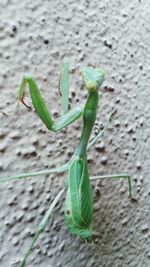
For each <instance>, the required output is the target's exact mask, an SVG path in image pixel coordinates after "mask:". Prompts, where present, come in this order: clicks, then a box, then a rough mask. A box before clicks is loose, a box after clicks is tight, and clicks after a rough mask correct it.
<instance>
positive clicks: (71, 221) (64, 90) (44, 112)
mask: <svg viewBox="0 0 150 267" xmlns="http://www.w3.org/2000/svg"><path fill="white" fill-rule="evenodd" d="M80 72H81V75H82V78H83V81H84V84H85V87H86V89H87V92H88V96H87V100H86V103H85V105H80V106H77V107H75V108H74V109H72V110H70V109H69V64H68V62H64V64H63V68H62V72H61V77H60V96H61V102H62V111H63V114H62V115H61V116H60V118H59V119H58V120H57V121H56V122H55V121H54V120H53V118H52V115H51V113H50V112H49V110H48V108H47V105H46V103H45V100H44V98H43V97H42V95H41V93H40V91H39V89H38V87H37V84H36V82H35V80H34V79H33V78H32V77H30V76H25V77H24V78H23V80H22V82H21V85H20V88H19V94H18V101H17V105H16V108H15V111H16V109H17V107H18V105H19V102H22V103H23V104H24V105H25V106H26V107H28V105H27V104H26V103H25V89H26V86H27V85H28V87H29V92H30V96H31V100H32V104H33V107H34V109H35V112H36V113H37V115H38V116H39V117H40V119H41V120H42V121H43V123H44V124H45V126H46V127H47V129H48V130H49V131H53V132H57V131H60V130H61V129H63V128H65V127H67V126H68V125H69V124H71V123H73V122H74V121H76V120H77V119H78V118H79V117H82V118H83V129H82V133H81V137H80V140H79V143H78V145H77V146H76V149H75V151H74V153H73V155H72V157H71V159H70V160H69V161H68V162H67V163H65V164H63V165H61V166H59V167H56V168H54V169H50V170H43V171H37V172H32V173H22V174H18V175H14V176H10V177H6V178H3V179H1V180H0V183H3V182H5V181H10V180H14V179H25V178H29V177H30V178H31V177H33V176H39V175H40V176H42V175H47V174H51V173H60V172H65V171H69V174H68V181H67V185H66V186H64V188H63V189H61V190H60V191H59V192H58V194H57V196H56V197H55V199H54V201H53V202H52V203H51V205H50V207H49V209H48V211H47V212H46V214H45V216H44V218H43V219H42V221H41V223H40V224H39V227H38V230H37V232H36V234H35V236H34V238H33V240H32V243H31V245H30V247H29V248H28V249H27V252H26V253H25V256H24V259H23V260H22V262H21V263H20V264H19V267H24V266H25V264H26V261H27V259H28V257H29V255H30V254H31V252H32V249H33V247H34V245H35V243H36V241H37V239H38V238H39V236H40V235H41V234H42V232H43V231H44V229H45V227H46V225H47V223H48V221H49V219H50V216H51V214H52V211H53V209H54V207H55V206H56V204H57V203H58V202H59V200H60V198H61V197H62V195H63V194H64V192H65V191H67V192H66V201H65V205H64V218H65V225H66V227H67V229H68V231H69V232H70V233H71V234H72V235H75V236H78V237H80V238H81V239H84V240H85V241H87V242H93V194H92V187H91V183H90V180H96V179H104V178H126V179H128V185H129V197H131V177H130V176H129V175H128V174H127V173H122V174H115V175H103V176H95V177H91V176H90V175H89V168H88V161H87V152H88V150H89V148H90V147H91V146H93V145H94V144H95V143H96V142H97V141H98V140H99V139H100V138H101V137H102V136H103V135H104V132H105V130H106V127H104V129H103V130H102V131H100V132H99V133H98V134H97V136H96V137H94V139H93V140H92V141H89V140H90V136H91V132H92V129H93V127H94V124H95V120H96V116H97V110H98V103H99V98H100V94H99V92H98V89H99V87H100V86H101V85H102V83H103V80H104V76H105V73H104V71H103V69H101V68H93V67H83V68H81V69H80ZM28 108H29V107H28Z"/></svg>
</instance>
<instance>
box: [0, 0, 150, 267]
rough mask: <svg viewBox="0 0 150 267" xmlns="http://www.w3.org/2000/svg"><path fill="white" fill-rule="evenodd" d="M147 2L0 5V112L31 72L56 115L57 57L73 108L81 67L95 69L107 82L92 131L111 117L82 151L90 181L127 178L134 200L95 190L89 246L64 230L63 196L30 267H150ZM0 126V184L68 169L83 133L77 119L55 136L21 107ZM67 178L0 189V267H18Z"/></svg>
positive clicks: (80, 94)
mask: <svg viewBox="0 0 150 267" xmlns="http://www.w3.org/2000/svg"><path fill="white" fill-rule="evenodd" d="M149 4H150V2H149V1H148V0H147V1H144V0H143V1H141V2H139V1H138V0H130V1H129V0H126V1H123V0H120V1H119V0H113V1H108V0H104V1H96V0H94V1H88V0H87V1H84V0H82V1H76V2H75V1H72V0H66V1H58V0H55V1H48V0H47V1H41V0H37V1H29V0H26V1H19V0H4V1H0V13H1V16H0V96H1V97H0V109H1V110H3V111H5V112H10V111H12V109H13V104H14V103H15V100H16V97H17V91H18V88H19V85H20V82H21V80H22V77H23V75H24V74H25V73H30V74H32V75H33V76H34V77H35V79H36V81H37V83H38V85H39V88H40V89H41V91H42V93H43V95H44V96H45V98H46V100H47V103H48V105H49V109H50V110H51V111H52V113H53V114H54V115H55V116H56V115H57V112H58V111H59V112H60V110H61V109H60V99H59V92H58V84H59V74H60V70H61V66H62V62H63V59H64V57H68V58H69V61H70V97H71V106H72V107H73V106H75V105H77V104H78V101H79V102H82V100H83V99H85V97H86V95H87V92H86V89H85V88H83V86H82V81H81V77H80V76H79V73H78V67H79V66H86V65H88V64H92V65H93V66H101V67H103V68H104V69H105V71H106V79H105V82H104V84H103V88H102V89H101V91H102V97H101V104H100V107H99V112H98V119H97V123H98V126H100V125H101V124H104V123H105V122H106V119H107V117H108V115H109V114H110V113H111V112H112V110H116V112H115V113H114V116H113V118H112V122H111V123H110V125H109V129H108V132H107V135H106V136H105V138H104V139H103V140H102V141H101V142H99V143H98V144H97V145H96V146H95V147H94V148H92V149H91V151H90V153H89V156H88V158H89V162H90V174H91V175H96V174H113V173H117V172H129V173H130V174H131V175H132V189H133V198H134V200H132V201H131V200H130V199H129V198H128V187H127V181H126V180H124V181H123V180H105V181H102V182H93V192H94V234H95V241H96V244H95V245H91V244H86V243H84V242H83V241H81V240H79V239H78V238H75V237H73V236H71V235H70V234H69V233H68V232H67V230H66V227H65V225H64V218H63V204H64V199H65V196H64V197H63V201H61V202H60V203H59V205H58V206H57V207H56V209H55V212H54V214H53V217H52V219H51V220H50V222H49V224H48V226H47V228H46V231H45V233H44V234H43V235H42V238H41V239H40V240H39V241H38V246H37V247H36V248H35V249H34V252H33V254H32V256H31V257H30V258H29V261H28V264H27V266H30V267H32V266H38V267H47V266H48V267H51V266H55V267H59V266H61V267H62V266H65V267H74V266H79V267H85V266H86V267H92V266H94V267H127V266H129V267H149V266H150V210H149V205H150V175H149V163H150V159H149V155H150V134H149V125H150V115H149V114H150V113H149V110H150V104H149V103H150V31H149V27H150V9H149ZM74 92H75V95H74ZM27 102H28V103H30V99H29V98H27ZM0 121H1V122H0V125H1V127H0V176H1V178H3V177H7V176H9V175H12V174H16V173H20V172H29V171H33V170H41V169H44V168H46V169H47V168H52V167H54V166H56V165H57V166H58V165H60V164H61V163H63V162H65V161H67V160H68V159H69V158H70V155H71V154H72V153H73V151H74V148H75V146H76V144H77V142H78V139H79V136H80V132H81V129H82V121H81V120H80V121H79V122H76V123H75V124H74V125H72V126H70V127H68V128H67V130H66V131H62V132H60V133H57V134H53V133H51V132H48V131H47V130H46V128H45V127H44V125H43V124H42V122H41V121H40V120H39V118H38V117H37V116H36V114H35V113H34V112H33V111H28V110H27V109H26V108H25V107H24V106H22V105H20V109H19V111H18V112H17V113H16V114H15V115H14V116H10V117H6V116H4V115H3V114H0ZM95 130H96V129H95ZM65 179H67V174H64V175H51V176H49V177H37V178H32V179H28V180H24V181H12V182H7V183H4V184H1V185H0V266H1V267H8V266H11V267H12V266H17V264H16V265H15V262H17V261H19V260H20V259H21V258H22V257H23V255H24V253H25V251H26V248H27V246H28V245H29V244H30V242H31V240H32V237H33V234H34V233H35V231H36V229H37V226H38V224H39V222H40V220H41V219H42V217H43V214H44V213H45V211H46V210H47V209H48V207H49V205H50V203H51V201H52V200H53V199H54V197H55V195H56V194H57V192H58V191H59V190H60V188H61V187H62V185H63V182H64V181H65ZM13 264H14V265H13Z"/></svg>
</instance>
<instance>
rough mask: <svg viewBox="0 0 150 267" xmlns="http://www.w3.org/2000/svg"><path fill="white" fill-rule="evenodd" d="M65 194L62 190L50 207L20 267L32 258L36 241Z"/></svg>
mask: <svg viewBox="0 0 150 267" xmlns="http://www.w3.org/2000/svg"><path fill="white" fill-rule="evenodd" d="M64 192H65V190H64V189H62V190H61V191H59V193H58V194H57V196H56V197H55V199H54V200H53V202H52V204H51V205H50V207H49V209H48V211H47V212H46V214H45V216H44V218H43V219H42V221H41V223H40V224H39V227H38V230H37V232H36V234H35V236H34V238H33V240H32V242H31V245H30V246H29V248H28V249H27V252H26V254H25V256H24V259H23V261H22V262H21V263H20V265H19V267H24V266H25V264H26V261H27V259H28V257H29V256H30V254H31V253H32V250H33V247H34V245H35V243H36V241H37V240H38V239H39V237H40V235H41V234H42V233H43V231H44V230H45V227H46V225H47V223H48V221H49V219H50V216H51V214H52V211H53V209H54V207H55V206H56V204H57V203H58V202H59V200H60V198H61V197H62V195H63V193H64Z"/></svg>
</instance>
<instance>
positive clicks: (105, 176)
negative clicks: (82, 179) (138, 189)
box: [90, 173, 132, 198]
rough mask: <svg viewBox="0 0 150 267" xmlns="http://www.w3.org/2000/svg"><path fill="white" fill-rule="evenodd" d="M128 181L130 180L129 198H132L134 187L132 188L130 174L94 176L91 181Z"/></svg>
mask: <svg viewBox="0 0 150 267" xmlns="http://www.w3.org/2000/svg"><path fill="white" fill-rule="evenodd" d="M120 178H121V179H127V180H128V188H129V197H130V198H131V197H132V187H131V176H130V175H129V174H128V173H119V174H112V175H99V176H92V177H90V180H100V179H120Z"/></svg>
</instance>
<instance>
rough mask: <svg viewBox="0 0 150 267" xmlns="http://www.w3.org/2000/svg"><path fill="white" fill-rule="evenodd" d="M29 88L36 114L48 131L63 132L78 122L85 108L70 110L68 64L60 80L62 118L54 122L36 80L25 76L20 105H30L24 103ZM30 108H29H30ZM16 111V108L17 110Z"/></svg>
mask: <svg viewBox="0 0 150 267" xmlns="http://www.w3.org/2000/svg"><path fill="white" fill-rule="evenodd" d="M27 85H28V87H29V92H30V96H31V100H32V104H33V106H34V108H35V111H36V113H37V114H38V116H39V117H40V119H41V120H42V121H43V122H44V124H45V126H46V127H47V128H48V130H51V131H53V132H57V131H59V130H61V129H62V128H64V127H66V126H68V125H69V124H71V123H72V122H74V121H75V120H77V119H78V118H79V117H80V116H81V115H82V111H83V106H78V107H76V108H74V109H72V110H69V109H68V106H69V100H68V94H69V69H68V63H64V65H63V69H62V73H61V78H60V92H61V99H62V110H63V115H61V116H60V118H59V119H58V120H57V121H56V122H54V120H53V118H52V115H51V113H50V112H49V110H48V107H47V105H46V102H45V100H44V98H43V96H42V94H41V93H40V90H39V89H38V86H37V84H36V82H35V80H34V79H33V78H32V77H30V76H25V77H24V78H23V80H22V82H21V85H20V88H19V93H18V103H17V106H18V104H19V102H22V103H23V104H24V105H25V106H26V107H28V105H27V104H26V103H25V101H24V97H25V89H26V86H27ZM28 108H29V107H28ZM15 110H16V108H15Z"/></svg>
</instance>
